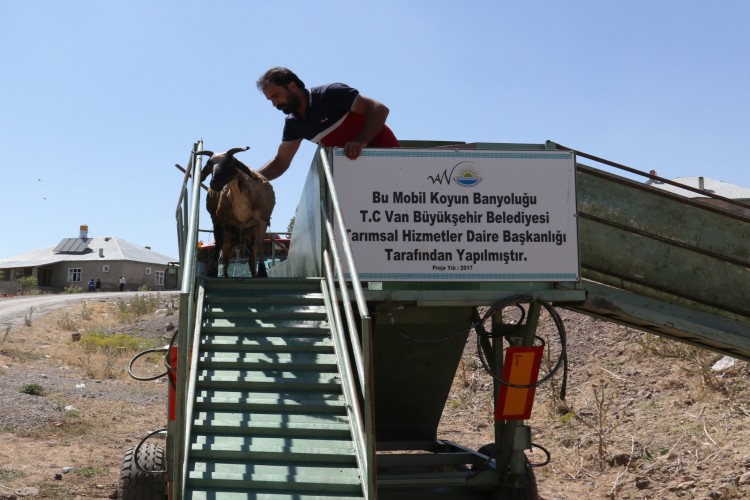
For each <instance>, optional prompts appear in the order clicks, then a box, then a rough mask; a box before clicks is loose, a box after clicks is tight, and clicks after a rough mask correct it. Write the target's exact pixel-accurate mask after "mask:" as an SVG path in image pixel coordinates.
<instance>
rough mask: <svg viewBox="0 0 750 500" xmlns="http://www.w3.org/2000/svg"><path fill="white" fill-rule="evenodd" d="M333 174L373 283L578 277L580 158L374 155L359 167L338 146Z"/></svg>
mask: <svg viewBox="0 0 750 500" xmlns="http://www.w3.org/2000/svg"><path fill="white" fill-rule="evenodd" d="M333 172H334V182H335V184H336V192H337V193H338V197H339V202H340V204H341V208H342V212H343V214H344V219H345V222H346V226H347V237H348V238H349V242H350V244H351V247H352V251H353V253H354V261H355V264H356V266H357V270H358V272H359V275H360V279H362V280H364V281H394V280H398V281H402V280H412V281H413V280H418V281H444V280H461V281H466V280H476V281H575V280H578V279H579V265H578V239H577V226H576V196H575V159H574V157H573V154H572V153H569V152H563V151H479V150H461V151H457V150H435V149H425V150H422V149H419V150H410V149H366V150H364V151H363V152H362V156H360V157H359V158H358V159H357V160H354V161H351V160H349V159H348V158H346V157H345V156H344V154H343V151H342V150H341V149H336V150H334V159H333ZM337 229H338V228H337ZM336 237H337V239H338V240H339V241H340V240H341V234H337V236H336Z"/></svg>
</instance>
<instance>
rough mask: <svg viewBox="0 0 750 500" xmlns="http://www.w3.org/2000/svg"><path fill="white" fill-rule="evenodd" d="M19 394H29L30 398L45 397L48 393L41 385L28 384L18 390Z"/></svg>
mask: <svg viewBox="0 0 750 500" xmlns="http://www.w3.org/2000/svg"><path fill="white" fill-rule="evenodd" d="M18 392H20V393H22V394H29V395H30V396H44V395H45V394H46V393H47V391H45V390H44V387H42V386H41V385H39V384H26V385H24V386H23V387H21V388H20V389H18Z"/></svg>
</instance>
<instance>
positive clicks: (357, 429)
mask: <svg viewBox="0 0 750 500" xmlns="http://www.w3.org/2000/svg"><path fill="white" fill-rule="evenodd" d="M323 267H324V272H325V278H326V279H325V280H324V281H323V286H322V287H321V289H322V291H323V299H324V301H325V304H326V309H328V310H329V311H331V314H332V317H331V337H332V338H333V341H334V343H335V345H336V352H338V353H342V355H341V356H340V358H339V359H340V362H339V368H340V370H341V385H342V388H343V390H344V396H345V399H346V401H347V405H346V412H347V415H348V416H349V421H350V422H351V424H352V429H351V430H352V439H353V441H354V450H355V452H356V454H357V465H358V467H359V474H360V477H362V478H366V484H367V485H369V483H370V478H371V477H372V474H373V472H374V471H373V467H374V464H373V462H372V461H371V460H369V458H368V455H367V450H368V447H367V434H366V432H365V426H364V419H363V417H362V412H361V410H360V407H359V404H358V401H359V396H358V392H357V383H356V381H355V377H354V373H353V370H352V366H351V361H350V360H349V356H348V355H347V354H346V352H347V341H346V331H345V329H344V328H342V327H343V323H342V321H341V311H340V310H339V307H338V301H337V300H336V280H335V278H334V277H333V269H332V268H333V266H332V265H331V258H330V256H329V254H328V251H327V250H325V251H323ZM364 490H365V491H364V493H365V498H367V499H371V498H374V496H372V495H371V494H370V488H369V487H365V488H364Z"/></svg>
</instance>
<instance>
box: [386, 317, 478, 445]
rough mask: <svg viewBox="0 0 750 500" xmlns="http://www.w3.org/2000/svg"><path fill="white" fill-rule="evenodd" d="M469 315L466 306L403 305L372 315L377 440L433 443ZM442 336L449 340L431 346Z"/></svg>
mask: <svg viewBox="0 0 750 500" xmlns="http://www.w3.org/2000/svg"><path fill="white" fill-rule="evenodd" d="M471 312H472V308H471V307H407V308H405V309H399V310H395V311H393V312H392V313H391V312H389V311H381V312H379V313H377V314H376V315H375V316H374V317H373V336H372V337H373V353H374V354H373V357H374V361H373V364H374V382H375V423H376V429H375V435H376V438H377V440H378V441H408V440H420V439H426V440H429V439H434V437H435V435H436V433H437V426H438V423H439V421H440V416H441V415H442V412H443V407H444V406H445V402H446V400H447V399H448V393H449V392H450V387H451V383H452V382H453V376H454V374H455V372H456V368H457V366H458V362H459V360H460V357H461V353H462V352H463V348H464V344H465V342H466V338H467V336H468V331H464V330H466V328H467V327H468V326H469V324H470V323H471ZM445 337H453V338H451V339H449V340H443V341H437V342H433V341H436V340H440V339H443V338H445ZM425 341H428V342H425Z"/></svg>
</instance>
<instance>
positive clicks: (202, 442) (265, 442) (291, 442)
mask: <svg viewBox="0 0 750 500" xmlns="http://www.w3.org/2000/svg"><path fill="white" fill-rule="evenodd" d="M190 456H191V457H193V458H213V459H230V460H231V459H237V460H244V461H268V462H271V461H280V463H283V464H286V463H288V462H290V461H294V462H316V463H317V462H335V463H341V464H356V460H355V456H354V447H353V445H352V441H351V439H350V440H341V439H338V438H328V437H309V436H294V437H289V436H284V437H278V436H248V435H245V434H239V435H232V434H218V435H217V434H208V435H205V434H197V433H194V434H193V437H192V442H191V443H190Z"/></svg>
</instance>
